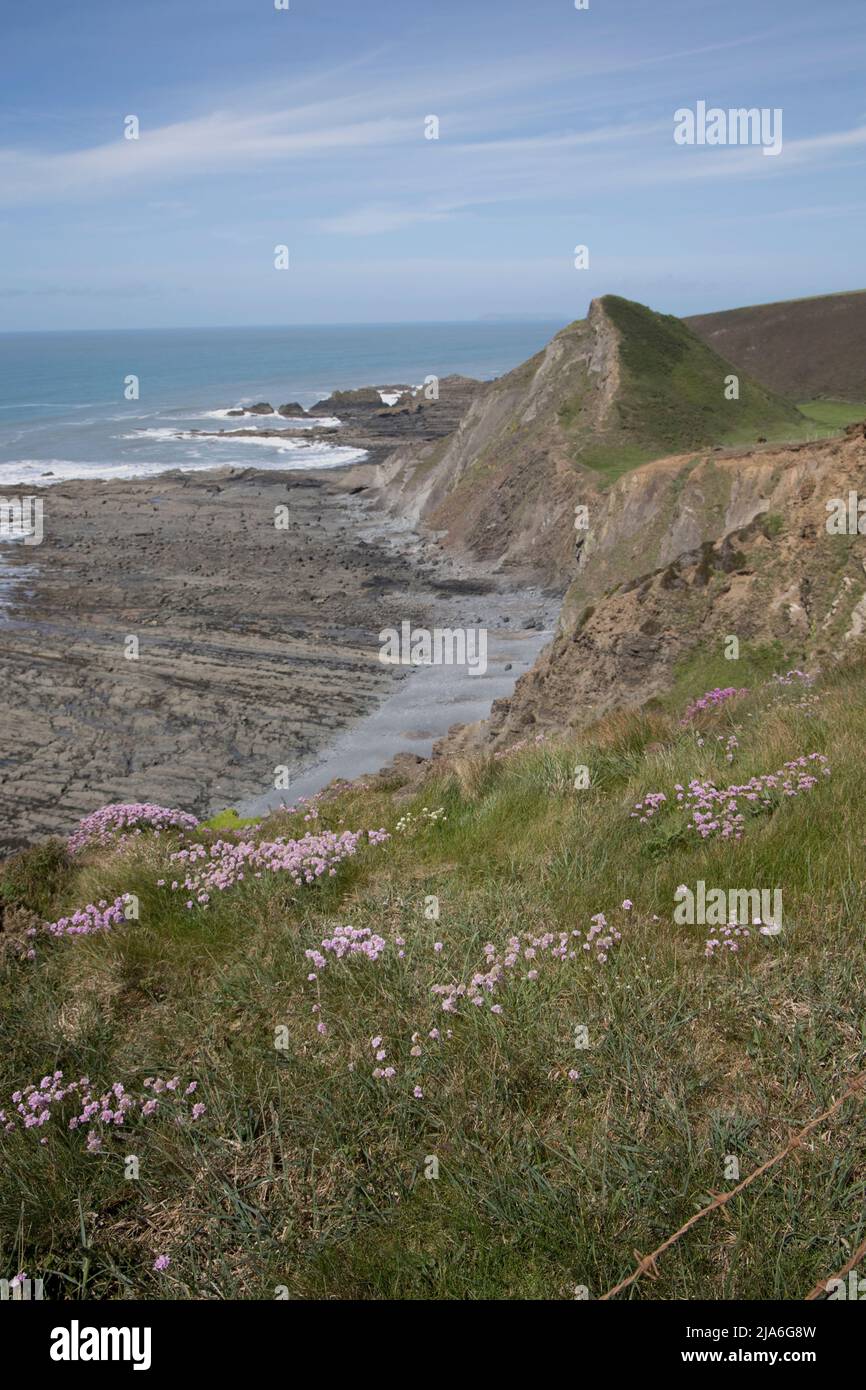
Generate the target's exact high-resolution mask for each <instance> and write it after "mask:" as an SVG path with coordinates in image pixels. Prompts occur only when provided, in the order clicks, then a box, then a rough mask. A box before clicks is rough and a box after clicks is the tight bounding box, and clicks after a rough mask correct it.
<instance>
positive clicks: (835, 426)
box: [797, 400, 866, 434]
mask: <svg viewBox="0 0 866 1390" xmlns="http://www.w3.org/2000/svg"><path fill="white" fill-rule="evenodd" d="M797 409H798V410H799V411H800V413H801V414H803V415H805V416H806V418H807V419H808V420H814V421H815V423H816V424H818V425H823V426H825V427H826V433H827V434H834V433H835V432H836V431H837V430H841V429H844V428H845V426H846V425H853V424H855V423H856V422H857V421H858V420H866V403H863V404H858V403H857V402H851V401H822V400H815V401H804V402H803V403H802V404H801V405H798V407H797Z"/></svg>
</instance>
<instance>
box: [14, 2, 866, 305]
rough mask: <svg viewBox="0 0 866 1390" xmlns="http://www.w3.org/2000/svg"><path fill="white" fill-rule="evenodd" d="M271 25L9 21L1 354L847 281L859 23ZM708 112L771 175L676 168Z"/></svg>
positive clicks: (252, 7)
mask: <svg viewBox="0 0 866 1390" xmlns="http://www.w3.org/2000/svg"><path fill="white" fill-rule="evenodd" d="M580 2H581V3H583V0H580ZM276 3H282V0H123V2H122V3H120V0H74V2H73V3H59V2H58V3H50V4H45V3H41V4H36V3H22V0H0V75H2V81H0V330H7V331H8V330H22V329H74V328H147V327H172V326H176V327H180V326H192V325H202V326H208V325H237V326H241V325H257V324H307V323H365V322H376V323H383V322H418V321H425V322H426V321H430V320H443V321H452V320H474V319H479V318H489V317H493V316H495V317H500V318H511V317H528V316H532V317H537V318H539V319H550V320H553V319H556V320H560V321H562V322H565V321H568V320H571V319H574V318H579V317H582V316H583V315H584V314H585V312H586V308H587V305H588V303H589V300H590V299H591V298H592V297H593V296H594V295H599V294H605V293H618V294H623V295H626V296H628V297H629V298H633V299H638V300H641V301H642V302H644V303H649V304H651V305H652V306H653V307H654V308H657V309H660V310H663V311H665V312H668V313H676V314H686V313H698V312H701V311H709V310H713V309H721V308H728V307H732V306H735V305H740V304H749V303H755V302H767V301H771V300H776V299H786V298H792V297H797V296H802V295H810V294H821V293H828V292H831V291H837V290H846V289H856V288H862V287H863V286H864V285H866V270H864V265H863V261H864V247H866V236H864V214H866V184H864V170H866V84H864V81H863V73H864V70H866V4H864V3H863V0H820V3H815V0H725V3H724V4H723V3H720V0H588V8H586V9H581V10H578V9H577V8H576V7H575V3H574V0H289V5H290V8H289V9H288V10H286V9H279V10H278V9H277V8H276ZM701 101H703V102H706V103H707V106H708V107H719V108H722V109H724V110H728V109H730V108H739V107H749V108H751V107H757V108H759V109H763V108H767V109H768V110H770V111H772V110H776V109H779V110H781V112H782V131H783V141H782V149H781V152H780V153H779V154H778V155H777V156H775V157H772V156H766V155H764V153H763V150H762V149H761V148H760V147H758V146H751V145H745V146H744V145H710V144H704V145H696V144H695V145H684V144H678V143H677V142H676V141H675V139H674V130H675V113H676V112H677V111H678V110H682V109H690V110H696V109H697V104H698V103H699V102H701ZM130 116H134V117H135V118H136V119H137V121H138V129H139V138H138V139H137V140H131V139H127V138H125V133H124V132H125V128H126V123H127V118H128V117H130ZM431 116H435V117H436V118H437V120H438V138H437V139H430V138H427V133H429V132H430V130H431V128H432V127H431V123H430V122H429V120H428V118H429V117H431ZM278 246H286V247H287V248H288V263H289V264H288V269H287V270H283V269H277V268H276V266H275V248H276V247H278ZM576 246H585V247H587V251H588V267H587V268H577V267H576V266H575V247H576Z"/></svg>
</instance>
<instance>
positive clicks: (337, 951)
mask: <svg viewBox="0 0 866 1390" xmlns="http://www.w3.org/2000/svg"><path fill="white" fill-rule="evenodd" d="M386 944H387V943H386V941H385V939H384V937H381V936H377V935H376V934H375V932H373V931H371V930H370V928H369V927H335V928H334V933H333V935H332V936H326V937H325V939H324V941H323V942H322V943H321V948H320V949H319V950H312V951H305V952H304V955H305V956H306V958H307V960H308V961H310V962H311V964H312V965H314V966H315V967H316V970H315V971H313V972H311V973H310V974H309V975H308V976H307V979H308V980H316V979H318V974H317V972H318V971H320V970H324V969H325V966H326V965H327V964H328V961H327V957H326V956H325V955H323V954H322V952H327V953H328V954H330V955H333V956H336V958H337V960H342V959H343V957H344V956H366V957H367V959H368V960H378V959H379V957H380V955H381V954H382V952H383V951H384V949H385V946H386Z"/></svg>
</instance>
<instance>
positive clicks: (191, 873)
mask: <svg viewBox="0 0 866 1390" xmlns="http://www.w3.org/2000/svg"><path fill="white" fill-rule="evenodd" d="M364 833H365V832H364V831H362V830H344V831H343V832H342V834H340V835H336V834H335V833H334V832H333V831H332V830H323V831H322V832H321V833H320V834H318V835H314V834H312V833H311V832H309V831H308V832H307V834H306V835H304V836H302V838H301V839H299V840H287V839H285V838H284V837H282V836H280V837H278V838H277V839H276V840H262V841H260V842H258V843H256V842H254V841H253V840H241V841H232V840H215V841H214V843H213V844H211V845H210V846H209V847H208V846H206V845H203V844H198V843H196V844H192V845H189V846H188V847H186V848H185V849H181V850H178V851H177V852H176V853H174V854H172V855H171V856H170V862H171V863H172V864H174V865H178V866H179V867H182V868H184V869H185V870H186V876H185V878H183V879H182V880H180V881H174V882H173V883H172V885H171V887H172V891H174V892H177V891H179V890H183V891H185V892H187V893H190V894H192V897H191V898H189V899H188V900H187V907H188V908H191V907H193V906H195V905H196V904H197V905H198V906H199V907H207V905H208V903H209V902H210V899H211V896H212V895H213V893H215V892H217V893H223V892H225V891H226V890H227V889H229V888H234V887H235V886H236V885H237V884H238V883H243V882H244V881H245V879H246V877H247V876H249V877H251V878H262V877H263V876H264V875H265V874H287V875H288V876H289V878H290V879H291V880H292V882H293V883H294V884H295V886H296V887H297V888H301V887H304V886H305V885H308V884H312V883H316V882H318V881H319V880H320V879H321V878H323V877H329V878H333V877H334V876H335V875H336V872H337V866H338V865H339V864H341V863H342V862H343V861H344V860H346V859H350V858H351V857H352V856H353V855H355V854H356V853H357V851H358V848H359V845H360V843H361V837H362V836H363V834H364ZM366 835H367V841H368V843H369V844H371V845H379V844H383V843H384V841H385V840H387V839H388V838H389V836H388V833H387V831H385V830H368V831H367V832H366Z"/></svg>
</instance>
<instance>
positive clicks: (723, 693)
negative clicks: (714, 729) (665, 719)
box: [680, 685, 749, 724]
mask: <svg viewBox="0 0 866 1390" xmlns="http://www.w3.org/2000/svg"><path fill="white" fill-rule="evenodd" d="M748 693H749V692H748V690H745V689H743V690H738V689H737V688H736V686H734V685H726V686H725V687H724V688H722V687H721V686H716V688H715V690H708V691H707V693H706V694H705V695H702V696H701V697H700V699H699V700H693V701H692V703H691V704H690V705H689V706H688V708H687V709H686V712H685V714H684V715H683V717H682V719H681V720H680V724H688V723H689V722H690V721H691V720H692V719H694V718H695V716H696V715H698V714H704V713H705V712H706V711H707V710H711V709H718V707H719V705H721V704H724V702H725V700H734V699H737V698H738V697H739V696H740V695H748Z"/></svg>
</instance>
